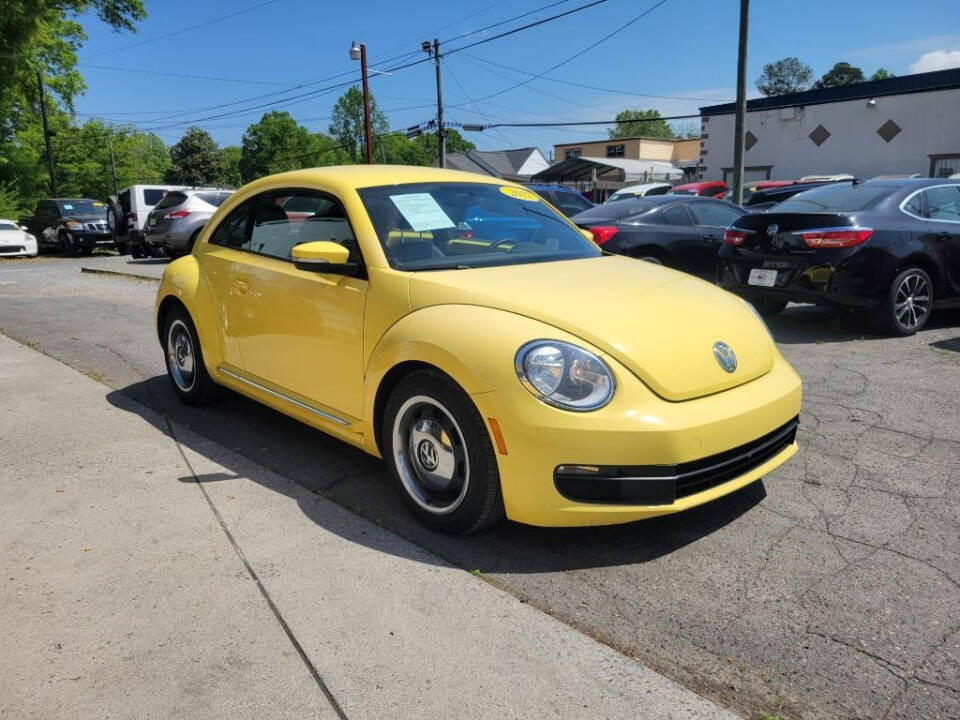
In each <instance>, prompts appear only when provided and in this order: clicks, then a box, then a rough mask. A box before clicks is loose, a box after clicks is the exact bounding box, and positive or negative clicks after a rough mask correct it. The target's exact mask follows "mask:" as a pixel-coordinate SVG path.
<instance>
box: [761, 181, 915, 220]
mask: <svg viewBox="0 0 960 720" xmlns="http://www.w3.org/2000/svg"><path fill="white" fill-rule="evenodd" d="M896 189H897V188H896V187H892V186H889V185H863V184H861V185H852V184H850V183H837V184H834V185H825V186H823V187H818V188H814V189H813V190H805V191H804V192H802V193H797V194H796V195H794V196H793V197H791V198H787V199H786V200H784V201H783V202H782V203H780V204H779V205H778V206H777V212H785V213H816V212H857V211H858V210H866V209H867V208H868V207H870V206H872V205H874V204H875V203H877V202H879V201H880V200H882V199H883V198H885V197H887V196H888V195H890V194H891V193H893V192H894V191H895V190H896Z"/></svg>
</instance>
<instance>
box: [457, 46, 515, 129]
mask: <svg viewBox="0 0 960 720" xmlns="http://www.w3.org/2000/svg"><path fill="white" fill-rule="evenodd" d="M447 72H448V73H450V77H451V78H453V82H455V83H456V84H457V87H458V88H460V92H462V93H463V96H464V97H465V98H466V99H467V100H469V101H470V102H471V104H472V105H473V107H474V108H475V109H476V110H477V113H479V115H480V117H482V118H483V119H484V120H486V121H487V122H488V123H490V122H491V120H490V118H488V117H487V115H486V113H484V112H483V110H481V109H480V107H479V106H478V105H477V104H476V103H475V102H473V100H471V99H470V94H469V93H468V92H467V90H466V88H464V87H463V84H462V83H461V82H460V81H459V80H458V79H457V75H456V73H454V72H453V68H452V67H451V66H450V61H449V60H448V61H447ZM491 127H493V125H492V124H491ZM494 131H495V132H496V133H497V135H499V136H500V137H501V138H502V139H503V141H504V142H505V143H507V145H509V144H510V140H509V139H508V138H507V137H506V136H505V135H504V134H503V133H502V132H500V130H498V129H496V128H494Z"/></svg>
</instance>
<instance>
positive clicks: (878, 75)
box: [870, 68, 896, 80]
mask: <svg viewBox="0 0 960 720" xmlns="http://www.w3.org/2000/svg"><path fill="white" fill-rule="evenodd" d="M895 77H896V75H894V74H893V73H892V72H890V71H889V70H887V69H886V68H877V71H876V72H875V73H873V75H871V76H870V79H871V80H889V79H890V78H895Z"/></svg>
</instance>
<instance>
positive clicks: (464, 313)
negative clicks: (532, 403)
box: [363, 305, 603, 452]
mask: <svg viewBox="0 0 960 720" xmlns="http://www.w3.org/2000/svg"><path fill="white" fill-rule="evenodd" d="M541 338H546V339H551V340H565V341H567V342H570V343H574V344H577V345H580V346H581V347H585V348H587V349H589V350H591V351H592V352H595V353H596V354H597V355H601V356H603V353H602V352H601V351H599V350H597V349H596V348H593V347H591V346H590V344H589V343H586V342H584V341H583V340H581V339H580V338H577V337H574V336H573V335H571V334H570V333H567V332H564V331H562V330H560V329H559V328H556V327H554V326H552V325H548V324H546V323H543V322H540V321H539V320H533V319H531V318H528V317H526V316H524V315H518V314H515V313H511V312H507V311H505V310H496V309H493V308H487V307H481V306H478V305H434V306H431V307H427V308H423V309H422V310H415V311H413V312H412V313H410V314H408V315H405V316H404V317H403V318H401V319H400V320H398V321H397V322H396V323H395V324H394V325H392V326H391V327H390V328H389V329H388V330H387V331H386V332H385V333H384V334H383V336H382V337H381V338H380V340H379V342H378V343H377V345H376V347H375V348H374V351H373V353H372V354H371V355H370V360H369V362H368V363H367V367H366V369H365V372H364V401H363V417H364V419H365V420H366V421H367V422H368V423H370V425H371V428H370V429H371V430H372V429H373V427H372V425H373V423H374V422H375V420H374V418H375V408H376V399H377V390H378V389H379V387H380V384H381V382H382V381H383V378H384V376H386V374H387V373H388V372H389V371H390V370H391V369H392V368H394V367H396V366H397V365H399V364H401V363H404V362H420V363H425V364H428V365H432V366H434V367H436V368H438V369H440V370H442V371H443V372H444V373H446V374H447V375H449V376H450V377H451V378H453V380H454V381H455V382H456V383H457V384H458V385H460V387H461V388H463V389H464V391H466V392H467V394H468V395H479V394H482V393H489V392H492V391H494V390H499V389H502V388H504V387H507V386H508V384H513V383H517V382H518V380H517V374H516V370H515V369H514V357H515V356H516V353H517V350H519V349H520V347H521V346H522V345H524V344H526V343H528V342H530V341H531V340H537V339H541ZM366 435H367V436H369V437H370V438H371V440H372V435H373V433H372V432H371V433H366ZM370 450H372V451H373V452H376V450H375V449H374V448H372V447H371V448H370Z"/></svg>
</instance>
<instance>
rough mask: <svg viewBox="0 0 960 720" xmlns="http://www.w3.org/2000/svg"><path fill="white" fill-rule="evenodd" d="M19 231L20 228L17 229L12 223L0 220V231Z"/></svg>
mask: <svg viewBox="0 0 960 720" xmlns="http://www.w3.org/2000/svg"><path fill="white" fill-rule="evenodd" d="M19 229H20V228H18V227H17V226H16V225H14V224H13V223H9V222H5V221H2V220H0V230H19Z"/></svg>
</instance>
